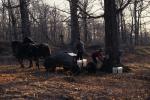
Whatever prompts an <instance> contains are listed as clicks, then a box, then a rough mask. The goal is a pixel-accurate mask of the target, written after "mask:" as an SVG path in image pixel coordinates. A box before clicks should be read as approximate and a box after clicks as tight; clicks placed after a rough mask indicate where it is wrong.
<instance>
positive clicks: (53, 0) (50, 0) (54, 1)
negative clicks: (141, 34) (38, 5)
mask: <svg viewBox="0 0 150 100" xmlns="http://www.w3.org/2000/svg"><path fill="white" fill-rule="evenodd" d="M43 1H44V0H43ZM45 3H47V4H49V5H51V6H54V5H56V7H58V8H59V9H62V10H67V11H69V2H68V1H67V0H45ZM99 5H100V3H99V2H98V0H96V1H95V2H94V3H93V6H92V5H91V6H92V9H91V12H95V15H98V14H99V15H100V13H101V11H100V10H99V9H100V8H99ZM149 9H150V7H149ZM148 11H149V10H148ZM144 15H146V14H144ZM147 16H150V12H149V14H148V15H147ZM147 21H150V17H147V18H144V19H143V20H142V22H147ZM146 28H147V29H148V31H150V22H149V24H147V25H146Z"/></svg>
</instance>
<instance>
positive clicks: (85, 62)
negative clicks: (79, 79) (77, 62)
mask: <svg viewBox="0 0 150 100" xmlns="http://www.w3.org/2000/svg"><path fill="white" fill-rule="evenodd" d="M82 61H83V67H86V66H87V59H83V60H82Z"/></svg>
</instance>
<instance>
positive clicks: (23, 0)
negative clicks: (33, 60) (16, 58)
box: [19, 0, 31, 38]
mask: <svg viewBox="0 0 150 100" xmlns="http://www.w3.org/2000/svg"><path fill="white" fill-rule="evenodd" d="M19 1H20V13H21V25H22V36H23V38H24V37H30V36H31V31H30V21H29V13H28V4H27V2H28V1H27V0H19Z"/></svg>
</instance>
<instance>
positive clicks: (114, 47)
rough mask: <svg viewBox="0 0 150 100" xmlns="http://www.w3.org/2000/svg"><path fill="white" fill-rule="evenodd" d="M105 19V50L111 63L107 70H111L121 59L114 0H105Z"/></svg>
mask: <svg viewBox="0 0 150 100" xmlns="http://www.w3.org/2000/svg"><path fill="white" fill-rule="evenodd" d="M104 7H105V8H104V11H105V15H104V19H105V52H106V55H108V62H106V63H108V64H109V65H108V66H107V67H108V68H106V71H109V72H111V71H112V69H111V68H112V67H114V66H117V65H118V64H119V61H120V56H119V32H118V25H117V24H118V23H117V15H116V11H117V9H116V6H115V1H114V0H104Z"/></svg>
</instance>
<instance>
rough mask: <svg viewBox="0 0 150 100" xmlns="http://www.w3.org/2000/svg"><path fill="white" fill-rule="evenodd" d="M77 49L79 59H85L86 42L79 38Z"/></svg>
mask: <svg viewBox="0 0 150 100" xmlns="http://www.w3.org/2000/svg"><path fill="white" fill-rule="evenodd" d="M76 50H77V60H78V59H79V60H82V59H83V53H84V43H83V42H82V41H81V40H80V38H78V40H77V44H76Z"/></svg>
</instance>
